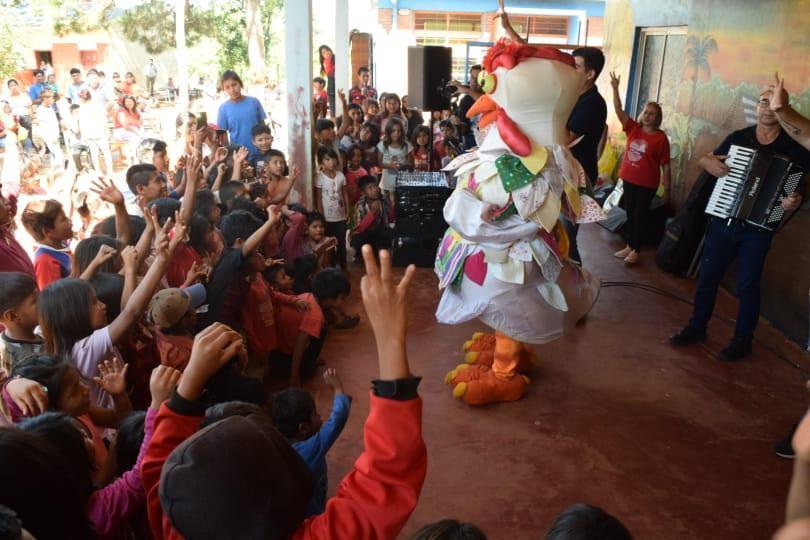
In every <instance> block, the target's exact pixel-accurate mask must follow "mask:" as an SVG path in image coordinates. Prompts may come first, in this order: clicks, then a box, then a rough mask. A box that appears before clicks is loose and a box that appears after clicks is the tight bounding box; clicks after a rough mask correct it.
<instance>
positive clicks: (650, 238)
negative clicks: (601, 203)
mask: <svg viewBox="0 0 810 540" xmlns="http://www.w3.org/2000/svg"><path fill="white" fill-rule="evenodd" d="M668 214H669V208H668V207H667V205H665V204H664V201H663V199H661V197H658V196H655V197H653V200H652V201H651V202H650V213H649V214H648V215H647V226H646V227H645V229H644V236H643V238H642V242H644V243H645V244H654V245H658V243H659V242H660V241H661V238H662V237H663V236H664V229H665V227H666V223H667V217H669V216H668ZM626 223H627V212H625V211H624V208H621V207H619V206H614V207H613V208H611V209H610V212H608V214H607V219H604V220H602V221H600V222H599V225H601V226H602V227H604V228H605V229H607V230H609V231H610V232H614V233H616V234H624V226H625V224H626Z"/></svg>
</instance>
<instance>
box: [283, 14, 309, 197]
mask: <svg viewBox="0 0 810 540" xmlns="http://www.w3.org/2000/svg"><path fill="white" fill-rule="evenodd" d="M284 22H285V26H286V32H285V40H284V45H285V56H284V59H285V61H286V63H287V164H288V165H289V166H290V168H292V167H293V165H297V166H298V167H299V168H300V169H301V177H300V178H299V180H298V182H296V184H295V188H294V189H293V191H292V192H291V193H290V201H291V202H297V203H300V204H302V205H304V206H305V207H307V208H312V173H313V168H312V129H313V127H314V126H312V0H296V1H295V2H284Z"/></svg>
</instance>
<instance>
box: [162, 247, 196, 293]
mask: <svg viewBox="0 0 810 540" xmlns="http://www.w3.org/2000/svg"><path fill="white" fill-rule="evenodd" d="M202 262H203V258H202V257H201V256H200V254H199V253H197V250H196V249H194V248H193V247H191V246H190V245H188V244H187V243H185V242H180V244H179V245H178V246H177V249H176V250H175V251H174V255H172V259H171V261H169V268H168V269H167V270H166V281H167V282H168V283H169V286H170V287H179V286H181V285H182V284H183V283H185V281H186V276H187V275H188V271H189V270H191V267H192V266H194V265H195V264H202Z"/></svg>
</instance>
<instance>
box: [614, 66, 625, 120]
mask: <svg viewBox="0 0 810 540" xmlns="http://www.w3.org/2000/svg"><path fill="white" fill-rule="evenodd" d="M620 82H621V77H619V76H618V75H616V74H615V73H614V72H612V71H611V72H610V86H611V87H612V88H613V111H614V112H615V113H616V116H618V117H619V122H621V123H622V125H624V124H625V123H626V122H627V118H628V116H627V113H626V112H624V107H622V98H621V97H619V83H620Z"/></svg>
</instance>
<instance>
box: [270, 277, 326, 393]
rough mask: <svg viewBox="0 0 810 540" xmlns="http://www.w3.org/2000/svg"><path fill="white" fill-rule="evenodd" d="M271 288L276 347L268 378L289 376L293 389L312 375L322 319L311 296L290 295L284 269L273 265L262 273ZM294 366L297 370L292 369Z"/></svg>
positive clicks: (321, 333) (321, 331)
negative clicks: (301, 380)
mask: <svg viewBox="0 0 810 540" xmlns="http://www.w3.org/2000/svg"><path fill="white" fill-rule="evenodd" d="M264 276H266V279H267V282H268V284H269V285H270V287H271V288H272V293H271V298H272V302H273V315H274V317H275V328H274V332H275V333H276V346H275V350H274V351H273V354H272V355H271V357H270V365H269V368H268V370H267V374H268V376H271V375H276V376H284V377H286V376H290V377H291V378H292V379H293V380H292V383H295V384H292V383H291V384H292V385H293V386H297V383H298V381H300V379H301V378H308V377H311V376H312V375H313V374H314V373H315V369H316V367H317V363H318V356H319V355H320V351H321V347H322V346H323V338H324V337H325V333H324V316H323V311H322V310H321V307H320V305H319V304H318V301H317V299H316V298H315V296H314V295H313V294H312V293H308V292H307V293H301V294H295V295H294V294H293V291H292V279H291V278H290V277H289V276H288V275H287V273H286V271H285V269H284V265H283V264H281V263H275V264H273V265H271V266H270V267H269V268H268V269H267V270H265V272H264ZM295 366H297V368H296V367H295Z"/></svg>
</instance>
